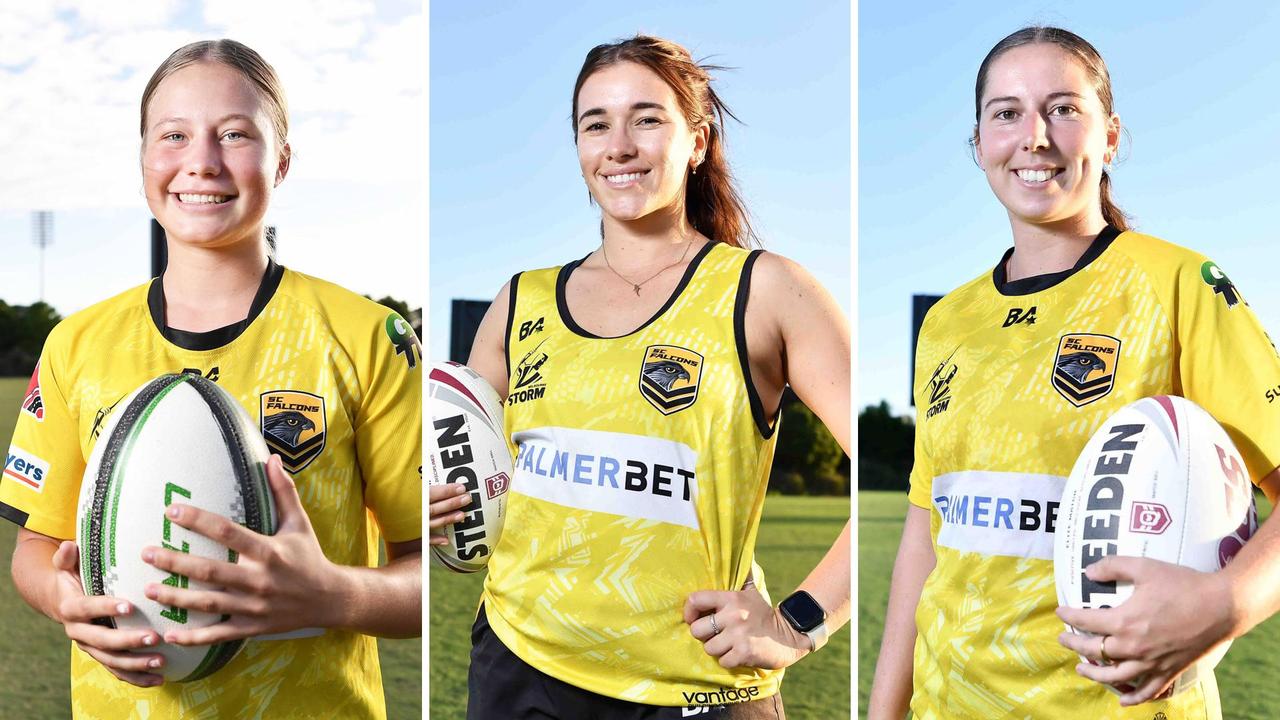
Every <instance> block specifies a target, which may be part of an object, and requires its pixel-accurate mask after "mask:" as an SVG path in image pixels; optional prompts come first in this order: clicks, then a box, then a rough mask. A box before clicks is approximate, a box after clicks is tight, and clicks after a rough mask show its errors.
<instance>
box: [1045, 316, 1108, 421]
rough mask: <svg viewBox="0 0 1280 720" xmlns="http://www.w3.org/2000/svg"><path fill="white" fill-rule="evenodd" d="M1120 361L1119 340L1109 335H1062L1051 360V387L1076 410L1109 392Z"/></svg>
mask: <svg viewBox="0 0 1280 720" xmlns="http://www.w3.org/2000/svg"><path fill="white" fill-rule="evenodd" d="M1119 360H1120V340H1119V339H1118V338H1113V337H1111V336H1110V335H1093V334H1090V333H1074V334H1071V335H1063V336H1062V340H1061V341H1060V342H1059V343H1058V354H1057V355H1056V356H1055V357H1054V359H1053V387H1054V389H1056V390H1057V391H1058V393H1059V394H1060V395H1062V397H1064V398H1066V399H1067V402H1070V403H1071V404H1072V405H1075V406H1076V407H1083V406H1085V405H1088V404H1089V403H1091V402H1093V401H1095V400H1097V399H1099V398H1101V397H1103V396H1105V395H1106V394H1107V393H1109V392H1111V388H1112V387H1114V385H1115V377H1116V366H1117V364H1118V363H1119Z"/></svg>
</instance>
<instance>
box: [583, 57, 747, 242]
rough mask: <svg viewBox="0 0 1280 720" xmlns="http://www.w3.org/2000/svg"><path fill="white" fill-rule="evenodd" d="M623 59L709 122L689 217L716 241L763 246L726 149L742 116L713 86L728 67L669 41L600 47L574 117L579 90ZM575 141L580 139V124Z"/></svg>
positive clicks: (694, 122)
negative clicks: (728, 133) (727, 127)
mask: <svg viewBox="0 0 1280 720" xmlns="http://www.w3.org/2000/svg"><path fill="white" fill-rule="evenodd" d="M620 62H633V63H636V64H639V65H643V66H644V67H646V68H648V69H650V70H652V71H653V72H654V73H656V74H657V75H658V77H660V78H662V80H663V81H664V82H665V83H666V84H667V85H668V86H670V87H671V90H672V91H673V92H674V93H675V96H676V102H677V103H679V105H680V111H681V112H682V113H683V114H684V117H685V121H686V122H688V123H689V127H691V128H696V127H698V126H699V125H702V124H703V123H706V124H707V127H708V128H709V132H708V134H707V151H706V155H705V156H704V157H703V160H702V163H701V164H699V165H698V168H697V170H698V171H697V173H693V174H690V175H689V177H688V179H687V183H686V185H685V197H684V207H685V216H686V217H687V218H688V219H689V224H690V225H692V226H693V228H694V229H695V230H697V231H698V232H700V233H702V234H703V235H706V236H707V237H708V238H710V239H711V240H712V241H714V242H722V243H725V244H727V245H733V246H735V247H747V246H750V245H753V244H756V245H758V244H759V238H758V237H757V236H756V233H755V230H753V229H752V227H751V221H750V218H749V217H748V215H747V207H746V204H745V203H743V201H742V196H741V195H740V194H739V193H738V189H737V187H736V186H735V184H734V181H733V174H732V172H731V171H730V170H729V161H728V158H727V157H726V156H725V151H724V118H725V117H731V118H733V119H734V120H737V119H738V118H737V117H736V116H734V114H733V113H732V112H730V111H729V108H728V106H726V105H725V104H724V102H723V101H722V100H721V99H720V97H719V96H718V95H716V92H715V90H714V89H713V88H712V87H711V74H710V73H711V72H712V71H716V70H723V69H725V68H723V67H721V66H718V65H701V64H699V63H697V62H695V61H694V59H693V56H692V55H691V54H690V53H689V51H688V50H686V49H684V47H682V46H680V45H678V44H676V43H673V42H671V41H669V40H663V39H661V38H656V37H650V36H647V35H637V36H635V37H633V38H629V39H627V40H622V41H619V42H616V43H609V44H605V45H597V46H595V47H594V48H592V49H591V52H589V53H587V57H586V60H584V61H583V63H582V69H581V70H580V71H578V79H577V82H575V83H574V85H573V114H572V115H571V116H570V120H571V122H572V120H573V118H577V117H578V92H579V91H580V90H582V84H583V83H585V82H586V81H587V78H589V77H591V75H592V74H594V73H595V72H596V71H598V70H601V69H603V68H605V67H608V66H610V65H613V64H616V63H620ZM573 140H574V143H575V144H576V143H577V141H578V127H577V123H576V122H574V123H573Z"/></svg>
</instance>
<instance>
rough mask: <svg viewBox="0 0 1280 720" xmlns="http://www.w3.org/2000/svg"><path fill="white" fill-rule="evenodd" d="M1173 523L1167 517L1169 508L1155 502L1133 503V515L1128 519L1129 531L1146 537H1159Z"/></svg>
mask: <svg viewBox="0 0 1280 720" xmlns="http://www.w3.org/2000/svg"><path fill="white" fill-rule="evenodd" d="M1171 522H1173V520H1172V518H1170V516H1169V508H1167V507H1165V506H1164V505H1161V504H1160V503H1155V502H1137V501H1135V502H1134V503H1133V514H1132V515H1131V516H1130V517H1129V530H1130V531H1131V532H1136V533H1143V534H1146V535H1160V534H1163V533H1164V531H1165V530H1167V529H1168V528H1169V524H1170V523H1171Z"/></svg>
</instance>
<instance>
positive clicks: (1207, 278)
mask: <svg viewBox="0 0 1280 720" xmlns="http://www.w3.org/2000/svg"><path fill="white" fill-rule="evenodd" d="M1200 277H1201V278H1203V279H1204V282H1205V284H1206V285H1208V286H1209V287H1211V288H1213V292H1214V294H1215V295H1221V296H1222V299H1224V300H1226V301H1227V307H1229V308H1233V307H1235V306H1236V304H1238V303H1239V302H1240V292H1239V291H1238V290H1236V286H1235V285H1232V284H1231V279H1230V278H1228V277H1227V274H1226V273H1224V272H1222V268H1220V267H1218V265H1217V264H1216V263H1214V262H1212V261H1205V263H1204V264H1203V265H1201V266H1200Z"/></svg>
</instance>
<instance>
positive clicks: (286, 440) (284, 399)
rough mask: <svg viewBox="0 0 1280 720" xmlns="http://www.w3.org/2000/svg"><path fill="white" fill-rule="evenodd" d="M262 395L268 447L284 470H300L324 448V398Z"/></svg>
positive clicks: (283, 393) (289, 392)
mask: <svg viewBox="0 0 1280 720" xmlns="http://www.w3.org/2000/svg"><path fill="white" fill-rule="evenodd" d="M409 332H410V335H412V334H413V331H412V330H411V331H409ZM259 397H260V400H261V414H260V415H259V416H258V417H259V418H260V419H261V420H260V422H261V423H262V437H263V438H265V439H266V441H267V447H268V448H269V449H270V450H271V452H273V453H276V454H278V455H279V456H280V459H281V460H283V461H284V468H285V470H288V471H289V472H290V473H297V472H299V471H301V470H302V469H303V468H305V467H306V466H308V465H310V464H311V461H312V460H315V459H316V456H317V455H319V454H320V451H321V450H323V449H324V438H325V432H324V431H325V414H324V398H322V397H320V396H319V395H312V394H311V393H309V392H302V391H301V390H272V391H271V392H264V393H262V395H261V396H259Z"/></svg>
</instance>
